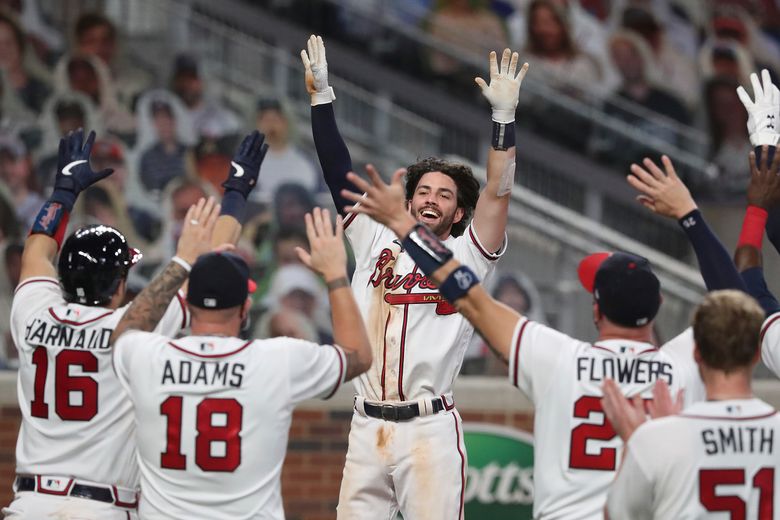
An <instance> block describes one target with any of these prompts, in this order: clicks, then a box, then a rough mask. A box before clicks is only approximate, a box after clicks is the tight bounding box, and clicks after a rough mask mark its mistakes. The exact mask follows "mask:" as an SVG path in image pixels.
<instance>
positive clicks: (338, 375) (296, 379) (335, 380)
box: [286, 338, 347, 403]
mask: <svg viewBox="0 0 780 520" xmlns="http://www.w3.org/2000/svg"><path fill="white" fill-rule="evenodd" d="M286 339H287V338H286ZM287 341H289V342H290V345H289V346H288V347H287V354H288V358H287V362H288V369H289V374H290V397H291V399H292V401H293V403H299V402H301V401H304V400H306V399H312V398H315V397H319V398H321V399H330V398H331V397H332V396H333V394H335V393H336V391H337V390H338V389H339V387H340V386H341V385H342V383H344V379H345V377H346V375H347V357H346V355H345V354H344V351H343V350H342V349H341V347H339V346H337V345H317V344H316V343H310V342H308V341H303V340H293V339H287Z"/></svg>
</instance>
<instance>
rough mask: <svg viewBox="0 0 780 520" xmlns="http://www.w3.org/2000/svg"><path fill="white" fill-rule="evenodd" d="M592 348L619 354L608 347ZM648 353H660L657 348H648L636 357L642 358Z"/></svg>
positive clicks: (594, 346) (597, 346) (596, 346)
mask: <svg viewBox="0 0 780 520" xmlns="http://www.w3.org/2000/svg"><path fill="white" fill-rule="evenodd" d="M590 347H591V348H597V349H599V350H606V351H607V352H610V353H612V354H617V352H615V351H614V350H612V349H609V348H607V347H602V346H601V345H591V346H590ZM648 352H658V349H657V348H655V347H651V348H646V349H645V350H643V351H642V352H637V353H636V354H635V355H636V356H641V355H642V354H647V353H648Z"/></svg>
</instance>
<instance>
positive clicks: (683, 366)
mask: <svg viewBox="0 0 780 520" xmlns="http://www.w3.org/2000/svg"><path fill="white" fill-rule="evenodd" d="M694 347H695V344H694V341H693V328H692V327H688V328H687V329H685V330H684V331H682V332H681V333H680V334H678V335H677V336H675V337H674V338H672V339H670V340H669V341H667V342H666V343H664V344H663V346H662V347H661V350H662V351H663V352H664V353H665V354H667V355H668V356H669V357H670V358H672V363H673V364H674V368H675V371H680V372H681V373H682V376H683V381H685V395H684V396H683V401H684V405H685V407H688V406H690V405H692V404H693V403H698V402H699V401H704V400H705V399H706V398H707V391H706V389H705V388H704V382H703V381H702V380H701V374H699V366H698V365H697V364H696V361H695V360H694V359H693V349H694Z"/></svg>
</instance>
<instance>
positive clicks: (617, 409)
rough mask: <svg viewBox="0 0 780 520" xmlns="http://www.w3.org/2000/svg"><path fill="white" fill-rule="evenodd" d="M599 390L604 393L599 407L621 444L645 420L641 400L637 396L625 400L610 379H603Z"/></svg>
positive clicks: (645, 416) (618, 388)
mask: <svg viewBox="0 0 780 520" xmlns="http://www.w3.org/2000/svg"><path fill="white" fill-rule="evenodd" d="M601 390H602V391H603V392H604V397H602V398H601V407H602V408H603V409H604V413H605V414H606V415H607V418H608V419H609V422H610V423H612V427H613V428H614V429H615V432H616V433H617V434H618V435H620V438H621V439H623V442H627V441H628V439H629V438H630V437H631V435H633V433H634V431H636V429H637V428H639V426H640V425H642V423H644V422H645V421H646V420H647V415H646V414H645V407H644V404H643V401H642V398H641V397H640V396H638V395H637V396H634V397H633V398H632V399H628V398H626V397H625V396H623V393H622V392H621V391H620V387H619V386H618V385H617V383H615V382H614V381H613V380H612V379H605V380H604V384H603V385H602V386H601Z"/></svg>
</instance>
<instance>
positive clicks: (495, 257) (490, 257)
mask: <svg viewBox="0 0 780 520" xmlns="http://www.w3.org/2000/svg"><path fill="white" fill-rule="evenodd" d="M469 237H470V238H471V241H472V242H474V245H475V246H477V249H478V250H479V252H480V253H482V256H484V257H485V258H487V259H488V260H498V259H499V258H500V257H499V256H498V255H496V254H494V253H488V252H487V251H485V250H484V249H483V248H482V246H481V245H480V244H479V240H477V237H476V235H474V230H473V228H472V226H469Z"/></svg>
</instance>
